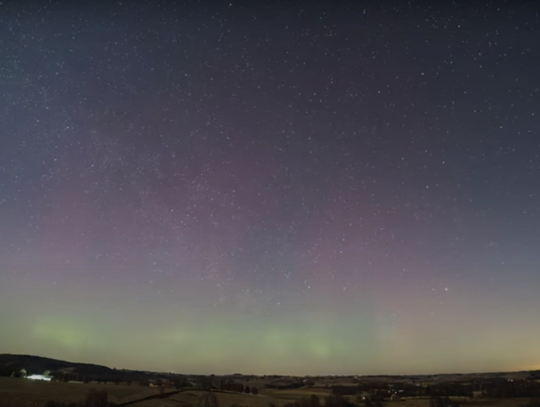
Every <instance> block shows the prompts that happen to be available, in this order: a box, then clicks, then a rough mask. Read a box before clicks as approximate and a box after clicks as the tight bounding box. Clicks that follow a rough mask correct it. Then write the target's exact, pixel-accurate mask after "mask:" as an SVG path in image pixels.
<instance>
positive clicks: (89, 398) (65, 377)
mask: <svg viewBox="0 0 540 407" xmlns="http://www.w3.org/2000/svg"><path fill="white" fill-rule="evenodd" d="M383 405H385V406H386V405H388V406H395V407H400V406H404V407H405V406H408V407H424V406H425V407H456V406H486V407H487V406H500V407H504V406H523V407H538V406H540V371H539V370H535V371H521V372H494V373H470V374H459V373H457V374H440V375H399V376H398V375H378V376H285V375H264V376H260V375H250V374H242V373H231V374H229V375H213V374H210V375H194V374H178V373H171V372H151V371H143V370H140V371H138V370H126V369H115V368H109V367H107V366H101V365H95V364H89V363H76V362H68V361H62V360H56V359H51V358H45V357H40V356H32V355H13V354H0V407H19V406H21V407H107V406H135V407H137V406H139V407H143V406H144V407H152V406H156V407H157V406H183V407H363V406H365V407H371V406H383Z"/></svg>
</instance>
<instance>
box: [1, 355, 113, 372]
mask: <svg viewBox="0 0 540 407" xmlns="http://www.w3.org/2000/svg"><path fill="white" fill-rule="evenodd" d="M21 369H25V370H26V372H27V373H28V374H29V375H30V374H42V373H43V372H45V371H46V370H49V371H51V373H52V374H53V375H54V374H55V373H57V374H58V373H61V372H66V373H74V374H77V375H78V376H80V377H82V376H95V377H98V376H99V377H113V376H115V373H116V370H113V369H111V368H109V367H107V366H100V365H93V364H90V363H74V362H66V361H64V360H57V359H50V358H44V357H41V356H32V355H12V354H9V353H4V354H0V375H4V376H8V375H10V374H11V372H13V371H14V372H19V371H20V370H21Z"/></svg>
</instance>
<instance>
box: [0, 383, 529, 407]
mask: <svg viewBox="0 0 540 407" xmlns="http://www.w3.org/2000/svg"><path fill="white" fill-rule="evenodd" d="M90 389H96V390H104V391H106V392H107V393H108V395H109V401H111V402H114V403H117V404H121V403H126V402H130V401H136V400H140V399H143V398H145V397H148V396H153V395H157V394H159V390H158V389H156V388H151V387H142V386H138V385H131V386H127V385H114V384H96V383H92V384H76V383H73V384H71V383H59V382H40V381H31V380H24V379H14V378H9V377H0V407H3V406H4V405H7V406H10V404H9V402H10V400H13V401H16V402H13V403H12V404H11V406H13V407H42V406H43V405H44V404H45V403H46V402H47V401H49V400H56V401H63V402H70V401H80V400H82V399H84V397H85V396H86V394H87V393H88V391H89V390H90ZM169 391H172V390H169ZM203 394H204V392H202V391H198V390H187V391H184V392H181V393H178V394H173V395H170V396H168V397H166V398H161V399H152V400H145V401H140V402H135V403H134V404H131V406H133V407H197V406H198V404H199V400H200V398H201V397H202V395H203ZM215 394H216V397H217V399H218V402H219V405H220V406H221V407H231V406H242V407H269V406H270V405H274V406H276V407H281V406H283V405H284V404H286V403H290V402H294V401H295V400H299V399H301V398H303V397H308V396H310V395H312V394H315V395H317V396H319V398H320V399H321V401H323V400H324V397H325V396H327V395H328V394H329V389H327V388H316V387H315V388H301V389H291V390H277V389H264V388H261V389H260V394H258V395H251V394H241V393H240V394H239V393H220V392H216V393H215ZM349 400H350V401H354V398H353V397H351V398H349ZM528 401H529V400H527V399H497V400H489V399H469V400H460V403H461V405H462V407H522V406H525V405H526V404H527V403H528ZM4 403H5V404H4ZM355 404H358V403H355ZM384 404H385V406H387V407H429V400H428V399H407V400H403V401H396V402H391V401H387V402H385V403H384ZM362 405H363V404H358V406H359V407H360V406H362ZM11 406H10V407H11Z"/></svg>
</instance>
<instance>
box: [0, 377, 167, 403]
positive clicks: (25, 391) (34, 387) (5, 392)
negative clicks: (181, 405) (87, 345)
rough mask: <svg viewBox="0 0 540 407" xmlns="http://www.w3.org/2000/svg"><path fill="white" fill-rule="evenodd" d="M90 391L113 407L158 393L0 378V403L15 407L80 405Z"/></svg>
mask: <svg viewBox="0 0 540 407" xmlns="http://www.w3.org/2000/svg"><path fill="white" fill-rule="evenodd" d="M90 389H96V390H105V391H106V392H107V393H108V395H109V401H112V402H115V403H124V402H127V401H131V400H138V399H140V398H143V397H145V396H149V395H152V394H157V393H158V390H157V389H155V388H150V387H141V386H137V385H131V386H126V385H114V384H95V383H92V384H78V383H61V382H42V381H33V380H24V379H15V378H11V377H0V400H1V401H2V402H8V401H11V400H16V401H17V404H16V406H17V407H18V406H19V405H27V406H40V407H41V406H42V405H43V404H45V403H46V402H47V401H49V400H56V401H63V402H70V401H80V400H82V399H83V398H84V397H85V396H86V394H87V393H88V390H90ZM0 406H1V404H0Z"/></svg>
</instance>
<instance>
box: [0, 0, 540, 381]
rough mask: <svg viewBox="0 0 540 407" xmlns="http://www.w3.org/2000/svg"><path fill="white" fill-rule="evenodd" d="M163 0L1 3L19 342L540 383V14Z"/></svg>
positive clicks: (90, 351) (0, 88)
mask: <svg viewBox="0 0 540 407" xmlns="http://www.w3.org/2000/svg"><path fill="white" fill-rule="evenodd" d="M80 3H82V2H80ZM151 3H152V4H151V5H150V2H147V4H144V2H123V3H121V2H117V3H114V4H113V3H112V2H101V3H99V2H87V4H86V5H83V4H79V2H77V5H76V6H75V3H72V4H69V3H68V2H54V1H51V2H35V4H33V5H32V4H31V3H26V4H25V5H24V6H23V5H17V4H16V2H7V3H6V2H4V3H3V4H2V5H1V6H0V7H1V8H0V20H1V24H0V30H1V31H0V38H1V39H0V50H1V55H2V58H1V60H0V106H1V109H0V129H1V137H0V224H1V226H0V320H1V330H0V343H1V347H0V352H9V353H25V354H38V355H42V356H48V357H55V358H60V359H67V360H73V361H81V362H92V363H102V364H106V365H108V366H114V367H117V368H134V369H149V370H159V371H174V372H181V373H216V374H218V373H232V372H243V373H255V374H265V373H281V374H378V373H384V374H394V373H437V372H470V371H492V370H520V369H534V368H540V348H539V347H538V343H537V338H538V337H539V335H540V313H539V312H538V310H539V309H540V296H539V295H538V293H539V292H540V278H539V276H540V269H539V265H540V255H539V251H538V248H539V247H540V226H539V225H540V194H539V191H540V187H539V186H540V135H539V133H540V120H539V119H540V91H539V90H540V81H539V76H538V66H540V42H539V41H538V38H540V7H538V5H534V2H528V3H527V2H511V3H512V4H511V5H509V4H506V5H504V6H503V5H498V4H496V2H487V3H486V4H476V5H474V6H473V5H468V2H454V4H453V5H447V6H435V5H433V6H427V5H426V4H425V2H414V1H412V2H408V3H407V4H405V2H396V5H395V6H392V5H391V3H390V2H364V3H360V2H350V3H349V5H347V4H346V3H345V2H340V3H339V4H341V5H336V4H337V3H336V4H334V5H330V2H328V3H326V4H325V3H314V2H305V3H303V4H302V3H301V2H280V1H277V2H272V5H271V6H264V5H259V6H255V5H254V4H251V5H250V3H248V2H236V1H234V0H233V1H232V2H231V3H227V2H210V1H208V2H191V4H189V3H190V2H177V3H176V5H175V3H174V2H157V1H156V2H151ZM181 3H182V4H181ZM379 3H384V5H381V4H379ZM514 3H516V4H514Z"/></svg>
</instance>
